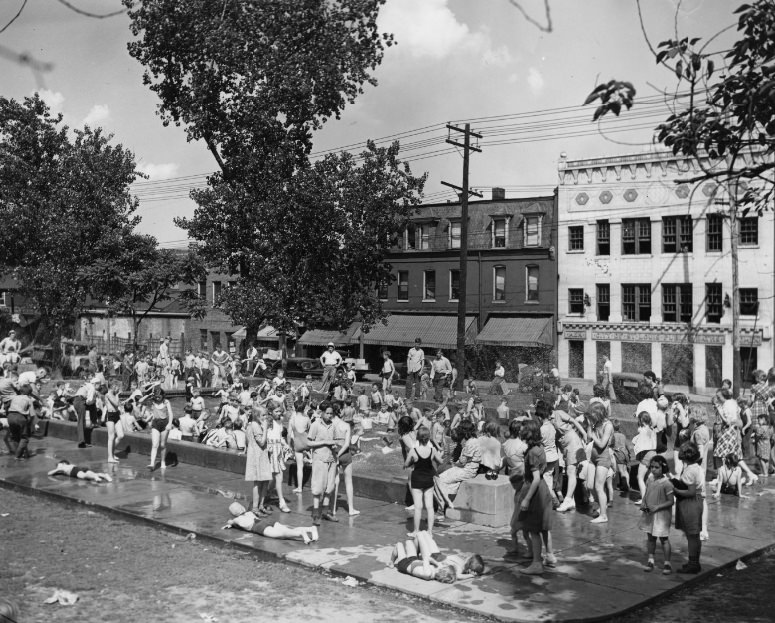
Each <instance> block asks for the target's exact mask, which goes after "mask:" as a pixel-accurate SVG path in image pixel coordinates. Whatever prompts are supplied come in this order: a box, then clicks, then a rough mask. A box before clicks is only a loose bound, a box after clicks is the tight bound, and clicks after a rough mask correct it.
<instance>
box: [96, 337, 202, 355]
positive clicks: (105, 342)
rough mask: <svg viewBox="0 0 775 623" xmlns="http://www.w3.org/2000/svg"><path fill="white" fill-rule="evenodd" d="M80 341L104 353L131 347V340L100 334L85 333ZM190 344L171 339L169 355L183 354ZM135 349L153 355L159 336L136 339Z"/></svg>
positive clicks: (156, 350) (157, 346)
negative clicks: (105, 336) (106, 336)
mask: <svg viewBox="0 0 775 623" xmlns="http://www.w3.org/2000/svg"><path fill="white" fill-rule="evenodd" d="M81 341H82V342H86V343H87V344H90V345H94V346H96V347H97V350H98V351H100V352H105V353H112V354H115V353H116V352H124V351H125V350H131V349H132V340H131V339H129V338H125V337H117V336H113V337H109V338H104V337H102V336H96V335H87V336H86V337H84V338H83V339H82V340H81ZM189 347H190V345H188V344H187V343H186V340H185V339H172V340H171V341H170V344H169V349H170V354H171V355H183V354H184V353H185V352H186V349H187V348H189ZM137 349H138V350H139V351H147V352H148V353H149V354H152V355H155V354H156V353H158V352H159V338H158V337H146V338H140V339H139V340H137Z"/></svg>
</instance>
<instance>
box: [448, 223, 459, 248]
mask: <svg viewBox="0 0 775 623" xmlns="http://www.w3.org/2000/svg"><path fill="white" fill-rule="evenodd" d="M448 246H449V248H450V249H459V248H460V221H454V222H451V223H450V224H449V240H448Z"/></svg>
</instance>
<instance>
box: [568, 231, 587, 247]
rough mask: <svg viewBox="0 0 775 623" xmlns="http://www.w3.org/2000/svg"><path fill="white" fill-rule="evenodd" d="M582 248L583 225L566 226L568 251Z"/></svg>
mask: <svg viewBox="0 0 775 623" xmlns="http://www.w3.org/2000/svg"><path fill="white" fill-rule="evenodd" d="M583 250H584V226H583V225H574V226H573V227H568V251H583Z"/></svg>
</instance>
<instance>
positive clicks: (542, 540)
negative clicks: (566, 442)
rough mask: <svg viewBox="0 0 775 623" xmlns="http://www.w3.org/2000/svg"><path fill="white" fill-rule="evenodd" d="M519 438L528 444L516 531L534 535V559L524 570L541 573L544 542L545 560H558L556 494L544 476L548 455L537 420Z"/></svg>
mask: <svg viewBox="0 0 775 623" xmlns="http://www.w3.org/2000/svg"><path fill="white" fill-rule="evenodd" d="M519 438H520V439H522V440H523V441H524V442H525V443H526V444H527V446H528V450H527V454H526V455H525V484H524V485H523V486H522V490H521V491H520V493H519V498H518V501H519V514H518V515H517V525H516V526H512V532H514V531H515V530H520V529H521V530H525V531H527V532H528V534H529V535H530V544H531V547H532V549H533V561H532V562H531V563H530V566H529V567H527V568H526V569H522V573H525V574H528V575H540V574H542V573H543V572H544V559H542V557H541V549H542V545H544V546H545V547H546V556H545V561H546V563H547V565H554V564H555V562H556V559H555V557H554V554H553V553H552V547H551V541H550V532H549V531H550V530H551V529H552V494H551V492H550V491H549V485H547V484H546V481H545V480H544V479H543V473H544V471H545V470H546V454H545V453H544V448H543V442H542V440H541V430H540V428H539V426H538V423H537V422H536V421H535V420H528V421H527V422H525V423H524V424H523V425H522V428H521V429H520V431H519Z"/></svg>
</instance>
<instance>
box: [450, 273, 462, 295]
mask: <svg viewBox="0 0 775 623" xmlns="http://www.w3.org/2000/svg"><path fill="white" fill-rule="evenodd" d="M459 293H460V271H459V270H456V269H452V270H450V271H449V300H450V301H457V300H458V297H459V296H460V294H459Z"/></svg>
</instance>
